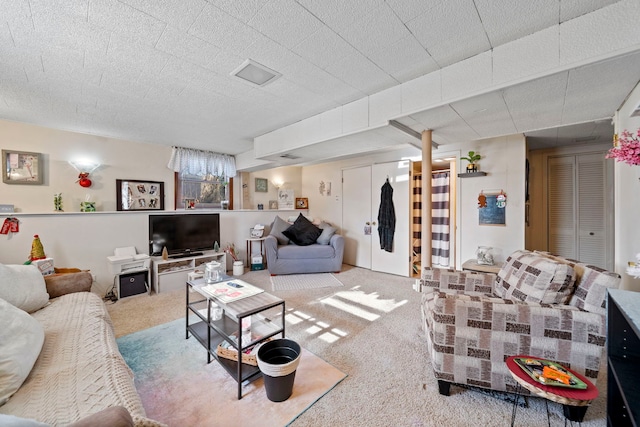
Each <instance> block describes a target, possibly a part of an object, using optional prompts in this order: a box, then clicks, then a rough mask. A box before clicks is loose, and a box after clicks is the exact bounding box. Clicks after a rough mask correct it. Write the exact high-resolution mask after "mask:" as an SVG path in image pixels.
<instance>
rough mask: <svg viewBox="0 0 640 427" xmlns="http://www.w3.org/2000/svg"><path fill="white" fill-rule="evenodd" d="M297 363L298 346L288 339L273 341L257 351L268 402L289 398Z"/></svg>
mask: <svg viewBox="0 0 640 427" xmlns="http://www.w3.org/2000/svg"><path fill="white" fill-rule="evenodd" d="M299 363H300V344H298V343H297V342H295V341H292V340H290V339H287V338H280V339H275V340H273V341H269V342H268V343H266V344H264V345H262V346H261V347H260V348H259V349H258V367H259V368H260V371H262V377H263V378H264V388H265V390H266V392H267V398H268V399H269V400H270V401H272V402H283V401H285V400H287V399H288V398H289V397H290V396H291V393H293V381H294V379H295V377H296V369H297V368H298V364H299Z"/></svg>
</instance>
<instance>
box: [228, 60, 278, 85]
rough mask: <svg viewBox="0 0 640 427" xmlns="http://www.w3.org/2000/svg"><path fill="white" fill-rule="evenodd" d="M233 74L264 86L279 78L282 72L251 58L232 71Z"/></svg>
mask: <svg viewBox="0 0 640 427" xmlns="http://www.w3.org/2000/svg"><path fill="white" fill-rule="evenodd" d="M231 75H232V76H236V77H239V78H241V79H242V80H244V81H247V82H249V83H253V84H254V85H257V86H264V85H266V84H268V83H272V82H274V81H275V80H277V79H278V78H279V77H280V76H282V74H280V73H278V72H277V71H274V70H272V69H271V68H269V67H265V66H264V65H262V64H258V63H257V62H255V61H252V60H251V59H247V60H246V61H244V62H243V63H242V65H240V66H239V67H238V68H236V69H235V70H233V71H232V72H231Z"/></svg>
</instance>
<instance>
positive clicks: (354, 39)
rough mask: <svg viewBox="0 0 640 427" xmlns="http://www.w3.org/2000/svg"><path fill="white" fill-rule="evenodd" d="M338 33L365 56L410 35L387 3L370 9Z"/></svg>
mask: <svg viewBox="0 0 640 427" xmlns="http://www.w3.org/2000/svg"><path fill="white" fill-rule="evenodd" d="M339 33H340V35H341V36H342V37H344V39H345V40H347V41H348V42H349V43H350V44H351V45H353V46H354V47H355V48H356V49H358V50H359V51H360V52H362V53H364V54H365V55H367V56H368V55H369V54H370V53H371V52H376V51H378V50H380V49H381V48H384V47H387V46H389V45H391V44H393V43H395V42H397V41H398V40H401V39H405V38H407V37H408V36H409V35H410V33H409V30H407V27H405V25H404V24H403V23H402V21H401V20H400V19H399V18H398V17H397V16H396V15H395V14H394V13H393V11H392V10H391V9H390V8H389V6H387V5H383V6H381V7H379V8H377V9H375V10H372V12H371V13H369V14H367V15H365V16H363V17H361V18H359V19H357V20H356V21H355V22H354V23H353V25H351V26H349V27H348V28H346V29H344V30H342V31H339Z"/></svg>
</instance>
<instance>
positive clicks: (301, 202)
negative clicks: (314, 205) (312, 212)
mask: <svg viewBox="0 0 640 427" xmlns="http://www.w3.org/2000/svg"><path fill="white" fill-rule="evenodd" d="M296 209H309V199H308V198H306V197H296Z"/></svg>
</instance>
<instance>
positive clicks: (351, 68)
mask: <svg viewBox="0 0 640 427" xmlns="http://www.w3.org/2000/svg"><path fill="white" fill-rule="evenodd" d="M326 71H327V72H328V73H330V74H332V75H334V76H335V77H337V78H338V79H340V80H342V81H343V82H345V83H347V84H348V85H350V86H353V87H355V88H357V89H360V90H361V91H363V92H365V93H366V94H372V93H376V92H378V91H380V90H383V89H386V88H388V87H391V86H393V85H394V84H397V83H398V82H397V81H396V80H394V79H393V78H392V77H390V76H389V75H388V74H386V73H385V72H384V71H382V70H381V69H380V68H378V67H377V66H376V65H375V64H374V63H373V62H371V61H370V60H369V59H367V58H365V57H364V56H362V55H360V54H356V55H352V56H347V57H345V58H343V59H342V61H340V62H339V63H334V64H332V65H330V66H329V67H327V68H326ZM365 82H367V83H366V84H365Z"/></svg>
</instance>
